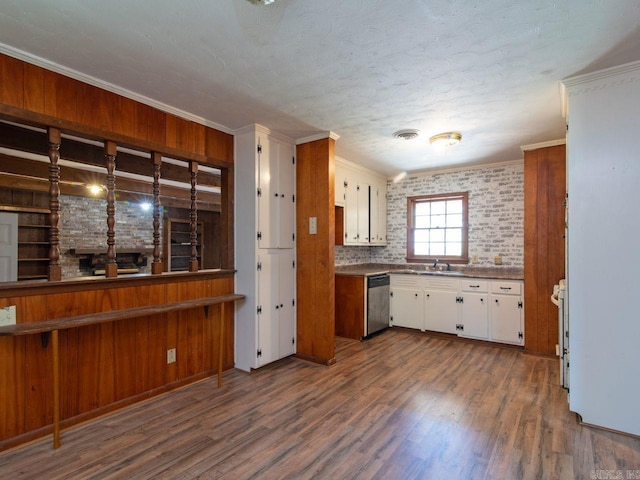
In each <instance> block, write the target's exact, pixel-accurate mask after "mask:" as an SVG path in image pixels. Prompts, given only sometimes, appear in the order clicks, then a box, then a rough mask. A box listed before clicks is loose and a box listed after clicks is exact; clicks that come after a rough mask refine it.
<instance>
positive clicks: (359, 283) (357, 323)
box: [336, 275, 366, 340]
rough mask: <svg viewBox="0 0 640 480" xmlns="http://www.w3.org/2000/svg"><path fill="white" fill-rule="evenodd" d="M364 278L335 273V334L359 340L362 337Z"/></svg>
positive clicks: (363, 332)
mask: <svg viewBox="0 0 640 480" xmlns="http://www.w3.org/2000/svg"><path fill="white" fill-rule="evenodd" d="M365 282H366V278H364V277H362V276H356V275H336V335H338V336H340V337H346V338H353V339H355V340H360V339H362V337H364V334H365V331H364V319H365V311H364V299H365V288H364V287H365Z"/></svg>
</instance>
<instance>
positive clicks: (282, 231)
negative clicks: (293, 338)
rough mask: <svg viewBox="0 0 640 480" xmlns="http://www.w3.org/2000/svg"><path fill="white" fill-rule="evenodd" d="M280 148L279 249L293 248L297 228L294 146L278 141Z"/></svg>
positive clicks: (278, 175) (278, 176)
mask: <svg viewBox="0 0 640 480" xmlns="http://www.w3.org/2000/svg"><path fill="white" fill-rule="evenodd" d="M272 142H273V141H272ZM275 143H277V146H278V167H277V168H278V172H277V173H278V174H277V178H278V194H279V195H280V197H279V206H278V219H277V222H278V243H277V245H278V248H293V246H294V234H295V231H296V228H295V217H296V214H295V202H294V198H295V197H294V195H295V182H296V170H295V163H294V146H293V145H292V144H287V143H285V142H282V141H277V142H275Z"/></svg>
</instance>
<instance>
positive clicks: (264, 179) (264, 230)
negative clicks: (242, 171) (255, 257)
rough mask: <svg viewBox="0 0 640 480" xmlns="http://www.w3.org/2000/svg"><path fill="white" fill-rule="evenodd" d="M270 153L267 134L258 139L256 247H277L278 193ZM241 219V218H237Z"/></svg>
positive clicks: (274, 168)
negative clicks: (257, 235)
mask: <svg viewBox="0 0 640 480" xmlns="http://www.w3.org/2000/svg"><path fill="white" fill-rule="evenodd" d="M274 163H275V162H274V161H273V158H272V153H271V142H270V140H269V138H268V137H267V136H263V137H261V138H260V139H259V141H258V189H259V192H260V195H259V197H258V213H257V215H258V232H259V237H258V248H277V245H278V230H277V229H276V228H274V227H273V225H274V224H275V223H276V222H277V215H278V214H277V211H278V205H279V203H280V194H279V193H278V190H277V180H276V179H275V178H274V176H275V174H276V166H275V165H274ZM239 220H241V219H239Z"/></svg>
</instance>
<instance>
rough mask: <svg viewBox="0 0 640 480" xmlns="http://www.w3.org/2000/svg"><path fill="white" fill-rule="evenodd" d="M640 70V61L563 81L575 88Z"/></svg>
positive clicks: (567, 85)
mask: <svg viewBox="0 0 640 480" xmlns="http://www.w3.org/2000/svg"><path fill="white" fill-rule="evenodd" d="M638 70H640V60H638V61H635V62H629V63H625V64H623V65H618V66H615V67H610V68H605V69H603V70H597V71H595V72H589V73H584V74H582V75H575V76H573V77H568V78H565V79H563V80H562V83H563V84H564V85H565V86H566V87H567V88H571V87H575V86H576V85H581V84H583V83H590V82H593V81H596V80H603V79H606V78H608V77H614V76H617V75H623V74H627V73H630V72H635V71H638Z"/></svg>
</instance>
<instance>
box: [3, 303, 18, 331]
mask: <svg viewBox="0 0 640 480" xmlns="http://www.w3.org/2000/svg"><path fill="white" fill-rule="evenodd" d="M15 324H16V306H15V305H11V306H10V307H4V308H0V327H1V326H3V325H15Z"/></svg>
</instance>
